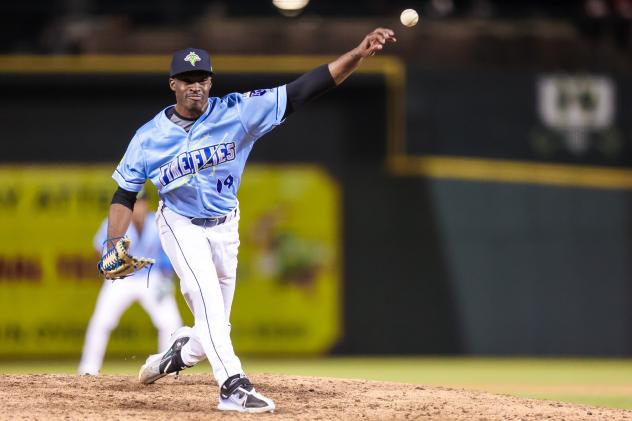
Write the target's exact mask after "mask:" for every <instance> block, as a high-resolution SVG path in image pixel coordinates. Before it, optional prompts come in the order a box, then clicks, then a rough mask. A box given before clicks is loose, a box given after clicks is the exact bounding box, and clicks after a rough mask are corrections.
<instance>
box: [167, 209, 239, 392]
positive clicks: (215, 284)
mask: <svg viewBox="0 0 632 421" xmlns="http://www.w3.org/2000/svg"><path fill="white" fill-rule="evenodd" d="M159 230H160V237H161V241H162V245H163V248H164V250H165V252H166V254H167V256H169V259H170V260H171V263H172V265H173V267H174V269H175V270H176V273H177V274H178V276H179V277H180V288H181V290H182V293H183V294H185V296H187V297H188V298H189V299H190V301H191V304H190V306H191V307H192V310H193V315H194V318H195V326H194V332H195V336H197V338H198V339H199V341H200V343H201V344H202V346H203V348H204V351H205V353H206V356H207V358H208V359H209V361H210V362H211V366H212V367H213V374H214V375H215V378H216V380H217V382H218V383H219V384H220V385H221V384H223V383H224V381H225V380H226V379H227V378H228V377H230V376H232V375H235V374H240V373H242V372H243V370H242V368H241V362H240V361H239V358H237V356H236V355H235V353H234V351H233V347H232V343H231V341H230V336H229V331H228V326H227V325H228V324H227V321H226V315H225V308H224V300H223V296H222V292H221V288H220V285H219V280H218V277H217V273H216V268H215V265H214V264H213V257H212V253H211V249H210V247H209V245H208V241H207V239H206V236H205V234H204V230H203V228H201V227H198V226H196V225H193V224H191V223H190V221H189V220H188V218H185V217H182V216H179V215H177V214H175V213H173V212H171V211H169V210H168V209H163V210H161V214H160V218H159ZM185 346H186V344H185Z"/></svg>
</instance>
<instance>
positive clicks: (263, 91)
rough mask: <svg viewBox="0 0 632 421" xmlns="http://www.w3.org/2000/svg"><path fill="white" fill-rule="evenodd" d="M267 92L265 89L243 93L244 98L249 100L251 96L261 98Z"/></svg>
mask: <svg viewBox="0 0 632 421" xmlns="http://www.w3.org/2000/svg"><path fill="white" fill-rule="evenodd" d="M267 91H268V90H267V89H255V90H254V91H249V92H246V93H244V96H245V97H246V98H250V97H253V96H261V95H264V94H265V93H266V92H267Z"/></svg>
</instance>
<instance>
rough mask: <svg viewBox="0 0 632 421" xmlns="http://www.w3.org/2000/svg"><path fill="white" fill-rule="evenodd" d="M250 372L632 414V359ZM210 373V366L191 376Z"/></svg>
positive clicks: (390, 361) (44, 365)
mask: <svg viewBox="0 0 632 421" xmlns="http://www.w3.org/2000/svg"><path fill="white" fill-rule="evenodd" d="M141 362H142V361H140V360H139V359H138V358H133V357H132V358H126V359H123V358H119V359H110V360H108V361H106V363H105V364H104V367H103V371H102V372H103V373H104V374H136V372H137V370H138V368H139V367H140V365H141ZM242 363H243V366H244V369H245V370H246V371H247V372H249V373H261V372H265V373H278V374H288V375H305V376H324V377H342V378H357V379H370V380H383V381H396V382H405V383H414V384H425V385H434V386H444V387H455V388H469V389H478V390H486V391H490V392H493V393H505V394H510V395H515V396H521V397H529V398H536V399H552V400H559V401H564V402H572V403H579V404H585V405H595V406H604V407H610V408H627V409H632V359H526V358H524V359H523V358H425V357H396V358H394V357H387V358H380V357H375V358H374V357H360V358H359V357H336V358H285V359H284V358H244V359H243V360H242ZM75 371H76V361H68V360H66V361H0V373H5V374H25V373H75ZM189 372H192V373H210V367H209V366H208V363H204V364H200V365H199V366H197V367H194V368H192V369H190V370H187V373H189Z"/></svg>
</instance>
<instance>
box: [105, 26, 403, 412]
mask: <svg viewBox="0 0 632 421" xmlns="http://www.w3.org/2000/svg"><path fill="white" fill-rule="evenodd" d="M394 35H395V34H394V32H393V31H392V30H390V29H384V28H378V29H376V30H374V31H372V32H371V33H369V34H368V35H367V36H365V37H364V39H363V40H362V42H360V44H359V45H358V46H357V47H355V48H354V49H352V50H351V51H349V52H347V53H345V54H343V55H342V56H340V57H339V58H337V59H336V60H334V61H333V62H331V63H329V64H324V65H322V66H320V67H317V68H316V69H314V70H311V71H309V72H307V73H305V74H304V75H302V76H300V77H299V78H298V79H296V80H294V81H292V82H290V83H288V84H287V85H281V86H277V87H273V88H270V89H258V90H253V91H250V92H246V93H232V94H228V95H226V96H224V97H222V98H217V97H209V93H210V90H211V86H212V82H213V77H214V72H213V68H212V66H211V59H210V57H209V55H208V53H207V52H206V51H204V50H200V49H196V48H187V49H184V50H181V51H177V52H176V53H174V54H173V57H172V61H171V72H170V79H169V86H170V88H171V90H172V91H173V92H174V94H175V98H176V104H175V105H172V106H169V107H167V108H165V109H163V110H161V111H160V112H159V113H158V114H157V115H156V116H155V117H154V118H153V119H152V120H150V121H149V122H147V123H146V124H145V125H144V126H142V127H141V128H140V129H139V130H138V131H137V132H136V134H135V135H134V137H133V138H132V140H131V142H130V144H129V147H128V148H127V151H126V153H125V155H124V156H123V159H122V160H121V162H120V164H119V165H118V167H117V168H116V170H115V171H114V174H113V178H114V179H115V180H116V182H117V183H118V186H119V188H118V190H117V191H116V192H115V193H114V197H113V199H112V205H111V206H110V213H109V226H108V239H109V244H110V246H111V247H110V250H109V251H108V253H106V255H105V256H104V257H107V259H105V260H104V259H102V261H101V262H100V264H99V268H100V270H101V272H102V273H103V274H104V275H105V276H106V277H108V276H111V277H116V276H117V274H120V273H127V271H128V270H134V268H135V266H134V265H133V264H131V263H129V262H130V258H129V256H128V257H125V256H123V255H124V254H125V253H124V252H123V251H121V250H124V249H125V247H124V245H125V244H126V243H123V246H121V244H122V243H121V241H123V240H120V239H119V238H120V237H121V236H123V234H124V233H125V231H126V230H127V227H128V225H129V221H130V217H131V214H132V209H133V207H134V201H135V199H136V192H138V191H139V190H140V188H141V187H142V185H143V184H144V183H145V181H146V180H147V179H150V180H151V181H152V182H153V183H154V185H155V186H156V187H157V189H158V192H159V195H160V199H161V201H160V205H159V210H158V217H157V224H158V231H159V233H160V239H161V241H162V245H163V248H164V250H165V252H166V253H167V255H168V256H169V259H170V260H171V263H172V264H173V267H174V268H175V270H176V273H177V274H178V276H179V278H180V289H181V291H182V294H183V295H184V297H185V299H186V302H187V303H188V305H189V308H190V309H191V311H192V313H193V315H194V319H195V323H194V326H193V327H192V328H190V327H183V328H181V329H179V330H178V331H176V332H175V334H174V335H173V337H172V342H171V344H170V346H169V347H168V348H167V349H165V350H164V352H162V353H159V354H155V355H151V356H150V357H149V358H148V359H147V361H146V362H145V364H144V365H143V366H142V367H141V370H140V373H139V379H140V381H141V382H143V383H146V384H148V383H152V382H154V381H156V380H158V379H160V378H161V377H164V376H165V375H167V374H171V373H177V372H179V371H181V370H184V369H186V368H187V367H191V366H193V365H195V364H197V363H198V362H200V361H202V360H203V359H205V358H208V359H209V361H210V363H211V366H212V368H213V374H214V376H215V379H216V380H217V383H218V385H219V403H218V406H217V407H218V409H220V410H224V411H239V412H268V411H273V410H274V409H275V404H274V403H273V402H272V400H271V399H270V398H268V397H266V396H264V395H263V394H262V393H260V392H258V391H256V390H255V388H254V386H253V385H252V384H251V382H250V381H249V380H248V378H247V377H246V375H245V374H244V371H243V369H242V366H241V362H240V360H239V358H238V357H237V355H235V352H234V350H233V345H232V343H231V340H230V321H229V320H230V310H231V305H232V302H233V294H234V292H235V281H236V272H237V250H238V248H239V233H238V225H239V202H238V201H237V191H238V190H239V186H240V184H241V181H242V172H243V170H244V166H245V164H246V159H247V158H248V155H249V153H250V151H251V150H252V148H253V146H254V145H255V143H256V142H257V140H258V139H259V138H261V137H262V136H264V135H265V134H266V133H268V132H269V131H271V130H272V129H274V128H275V127H277V126H279V125H280V124H281V123H283V121H284V120H285V119H286V118H287V117H288V116H290V115H291V114H292V113H294V112H296V111H297V110H298V109H299V108H300V107H301V106H302V105H304V104H305V103H307V102H308V101H310V100H312V99H314V98H316V97H317V96H319V95H321V94H323V93H325V92H326V91H328V90H329V89H332V88H334V87H336V86H337V85H339V84H341V83H342V82H343V81H344V80H345V79H346V78H347V77H349V76H350V75H351V74H352V73H353V72H354V70H356V69H357V68H358V66H360V64H361V63H362V62H363V61H364V60H365V59H366V58H368V57H369V56H372V55H374V54H375V53H377V52H379V51H380V50H382V49H383V47H384V45H385V44H386V43H387V42H394V41H395V36H394ZM117 244H118V245H119V247H118V248H117V247H116V246H117ZM136 262H141V263H140V266H142V264H143V262H144V261H143V260H142V259H139V260H136ZM271 311H272V310H271Z"/></svg>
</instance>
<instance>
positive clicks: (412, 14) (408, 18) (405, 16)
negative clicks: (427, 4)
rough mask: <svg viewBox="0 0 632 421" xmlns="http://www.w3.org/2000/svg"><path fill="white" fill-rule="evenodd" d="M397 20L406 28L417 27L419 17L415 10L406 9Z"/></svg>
mask: <svg viewBox="0 0 632 421" xmlns="http://www.w3.org/2000/svg"><path fill="white" fill-rule="evenodd" d="M399 20H400V21H401V22H402V25H404V26H408V27H409V28H410V27H412V26H415V25H417V22H418V21H419V15H418V14H417V12H416V11H415V9H406V10H404V11H403V12H402V14H401V15H400V16H399Z"/></svg>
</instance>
